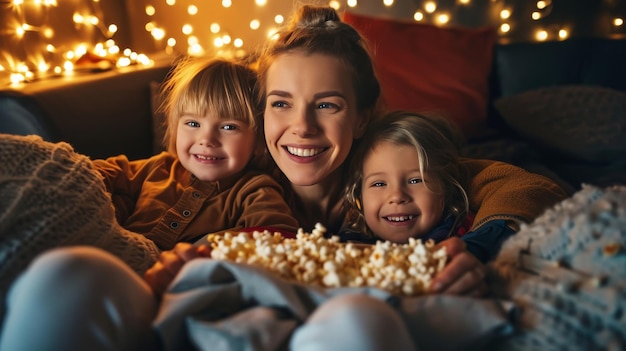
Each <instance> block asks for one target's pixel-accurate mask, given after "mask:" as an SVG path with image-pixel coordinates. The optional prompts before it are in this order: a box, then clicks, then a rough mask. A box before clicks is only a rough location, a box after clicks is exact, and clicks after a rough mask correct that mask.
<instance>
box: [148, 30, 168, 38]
mask: <svg viewBox="0 0 626 351" xmlns="http://www.w3.org/2000/svg"><path fill="white" fill-rule="evenodd" d="M150 34H151V35H152V37H153V38H154V39H156V40H161V39H163V38H164V37H165V30H164V29H161V28H156V27H155V28H153V29H152V30H151V31H150Z"/></svg>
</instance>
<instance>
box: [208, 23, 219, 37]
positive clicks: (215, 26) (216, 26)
mask: <svg viewBox="0 0 626 351" xmlns="http://www.w3.org/2000/svg"><path fill="white" fill-rule="evenodd" d="M209 30H210V31H211V33H214V34H215V33H219V31H220V30H221V28H220V25H219V24H217V23H211V26H210V27H209Z"/></svg>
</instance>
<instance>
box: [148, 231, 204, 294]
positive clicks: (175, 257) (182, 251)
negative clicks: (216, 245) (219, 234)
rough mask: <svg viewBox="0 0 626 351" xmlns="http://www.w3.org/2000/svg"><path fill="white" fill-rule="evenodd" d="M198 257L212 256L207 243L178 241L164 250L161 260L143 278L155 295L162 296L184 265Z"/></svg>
mask: <svg viewBox="0 0 626 351" xmlns="http://www.w3.org/2000/svg"><path fill="white" fill-rule="evenodd" d="M198 257H211V249H210V248H209V247H208V246H207V245H200V246H194V245H192V244H190V243H178V244H176V246H174V248H173V249H172V250H169V251H163V252H162V253H161V256H160V257H159V260H158V261H157V262H156V263H155V264H154V265H153V266H152V267H150V268H149V269H148V270H147V271H146V273H145V274H144V276H143V278H144V280H145V281H146V282H147V283H148V285H149V286H150V288H152V292H153V293H154V294H155V296H157V297H161V295H162V294H163V292H165V289H166V288H167V287H168V285H169V284H170V283H171V282H172V280H174V277H175V276H176V274H178V272H179V271H180V269H181V268H182V267H183V265H184V264H185V263H186V262H187V261H190V260H192V259H194V258H198Z"/></svg>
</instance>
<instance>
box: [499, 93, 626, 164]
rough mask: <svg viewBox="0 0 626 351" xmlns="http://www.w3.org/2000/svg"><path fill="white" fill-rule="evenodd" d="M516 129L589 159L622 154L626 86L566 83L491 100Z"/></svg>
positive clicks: (548, 145)
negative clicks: (615, 87)
mask: <svg viewBox="0 0 626 351" xmlns="http://www.w3.org/2000/svg"><path fill="white" fill-rule="evenodd" d="M494 104H495V107H496V109H497V110H498V112H499V113H500V115H501V116H502V118H503V119H504V120H505V121H506V123H507V124H508V125H509V126H511V127H512V128H513V129H514V130H515V131H516V132H517V133H518V134H519V135H521V136H523V137H525V138H527V139H529V140H531V141H535V142H537V143H538V144H539V145H541V146H543V147H545V148H547V149H548V150H550V151H553V152H556V153H557V154H560V155H563V156H568V157H573V158H576V159H582V160H586V161H589V162H605V163H606V162H613V161H615V160H619V159H622V160H623V159H624V158H625V157H624V155H626V128H624V121H625V116H626V92H620V91H617V90H614V89H609V88H604V87H599V86H589V85H565V86H558V87H546V88H540V89H535V90H531V91H528V92H525V93H521V94H517V95H513V96H509V97H504V98H501V99H498V100H496V101H495V103H494Z"/></svg>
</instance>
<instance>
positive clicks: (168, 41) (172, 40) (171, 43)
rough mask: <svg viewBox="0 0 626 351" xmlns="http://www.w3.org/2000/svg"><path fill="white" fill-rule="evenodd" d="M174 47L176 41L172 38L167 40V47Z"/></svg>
mask: <svg viewBox="0 0 626 351" xmlns="http://www.w3.org/2000/svg"><path fill="white" fill-rule="evenodd" d="M175 45H176V39H174V38H169V39H167V46H175Z"/></svg>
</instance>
